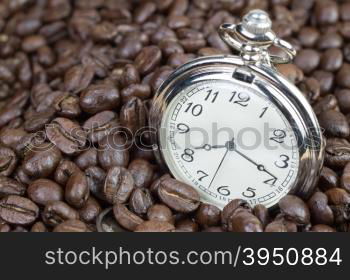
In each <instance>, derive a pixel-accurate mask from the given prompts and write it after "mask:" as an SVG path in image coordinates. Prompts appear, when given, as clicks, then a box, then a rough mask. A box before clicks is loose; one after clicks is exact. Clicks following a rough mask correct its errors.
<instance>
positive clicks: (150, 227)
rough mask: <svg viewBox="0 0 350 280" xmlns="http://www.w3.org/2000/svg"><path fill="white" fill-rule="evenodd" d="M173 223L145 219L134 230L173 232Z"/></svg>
mask: <svg viewBox="0 0 350 280" xmlns="http://www.w3.org/2000/svg"><path fill="white" fill-rule="evenodd" d="M173 231H175V227H174V225H172V224H170V223H167V222H160V221H145V222H143V223H142V224H140V225H138V226H137V227H136V228H135V232H173Z"/></svg>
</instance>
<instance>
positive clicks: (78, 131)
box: [46, 118, 86, 155]
mask: <svg viewBox="0 0 350 280" xmlns="http://www.w3.org/2000/svg"><path fill="white" fill-rule="evenodd" d="M46 135H47V137H48V138H49V140H50V141H51V142H52V143H53V144H55V145H56V146H57V147H58V148H59V149H60V150H61V151H62V152H63V153H65V154H68V155H71V154H74V153H76V152H78V151H79V150H80V149H81V148H82V147H83V146H84V145H85V143H86V135H85V132H84V131H83V129H82V128H81V127H80V126H79V125H78V124H77V123H75V122H73V121H71V120H69V119H66V118H56V119H54V120H53V121H52V122H51V124H50V125H49V126H47V127H46Z"/></svg>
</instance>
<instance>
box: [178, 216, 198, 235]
mask: <svg viewBox="0 0 350 280" xmlns="http://www.w3.org/2000/svg"><path fill="white" fill-rule="evenodd" d="M197 231H199V225H198V224H197V223H196V222H194V221H193V220H192V219H183V220H180V221H178V222H176V232H197Z"/></svg>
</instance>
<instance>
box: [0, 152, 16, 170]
mask: <svg viewBox="0 0 350 280" xmlns="http://www.w3.org/2000/svg"><path fill="white" fill-rule="evenodd" d="M16 164H17V157H16V154H15V152H14V151H12V150H11V149H10V148H5V147H0V176H10V175H11V174H12V172H13V171H14V170H15V168H16Z"/></svg>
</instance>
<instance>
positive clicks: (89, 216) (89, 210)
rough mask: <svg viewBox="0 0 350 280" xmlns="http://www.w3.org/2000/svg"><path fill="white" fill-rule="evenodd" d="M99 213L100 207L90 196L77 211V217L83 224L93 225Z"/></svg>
mask: <svg viewBox="0 0 350 280" xmlns="http://www.w3.org/2000/svg"><path fill="white" fill-rule="evenodd" d="M101 211H102V208H101V205H100V204H99V203H98V201H97V200H96V199H95V198H93V197H92V196H90V197H89V198H88V200H87V201H86V203H85V204H84V205H83V207H82V208H80V209H79V216H80V218H81V219H82V220H83V221H84V222H85V223H95V222H96V219H97V217H98V215H99V214H100V213H101Z"/></svg>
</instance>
